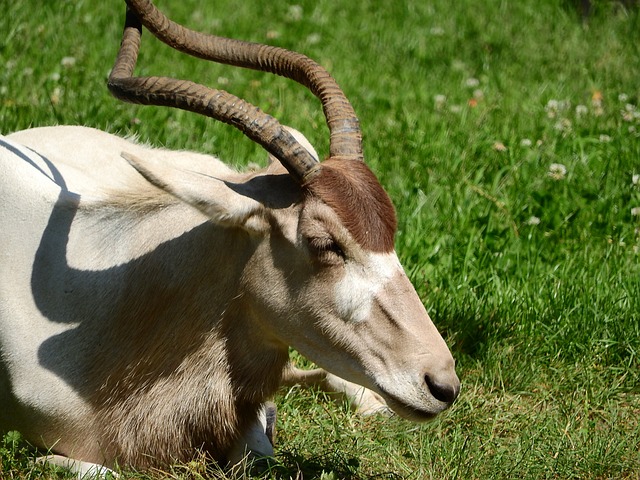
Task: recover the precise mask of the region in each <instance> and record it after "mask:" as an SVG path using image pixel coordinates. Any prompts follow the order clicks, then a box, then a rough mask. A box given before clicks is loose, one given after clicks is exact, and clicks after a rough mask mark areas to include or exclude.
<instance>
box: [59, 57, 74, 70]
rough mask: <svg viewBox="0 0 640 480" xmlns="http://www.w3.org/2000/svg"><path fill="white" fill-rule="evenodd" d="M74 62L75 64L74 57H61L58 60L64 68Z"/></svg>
mask: <svg viewBox="0 0 640 480" xmlns="http://www.w3.org/2000/svg"><path fill="white" fill-rule="evenodd" d="M75 64H76V58H75V57H62V60H60V65H62V66H63V67H65V68H71V67H73V66H74V65H75Z"/></svg>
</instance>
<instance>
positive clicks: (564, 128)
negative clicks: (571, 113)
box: [553, 118, 571, 133]
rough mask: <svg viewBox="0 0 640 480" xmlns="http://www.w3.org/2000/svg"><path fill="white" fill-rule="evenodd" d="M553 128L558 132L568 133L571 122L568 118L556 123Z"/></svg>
mask: <svg viewBox="0 0 640 480" xmlns="http://www.w3.org/2000/svg"><path fill="white" fill-rule="evenodd" d="M553 128H555V129H556V130H558V131H559V132H563V133H568V132H570V131H571V120H569V119H568V118H562V119H560V120H558V121H557V122H556V124H555V125H554V126H553Z"/></svg>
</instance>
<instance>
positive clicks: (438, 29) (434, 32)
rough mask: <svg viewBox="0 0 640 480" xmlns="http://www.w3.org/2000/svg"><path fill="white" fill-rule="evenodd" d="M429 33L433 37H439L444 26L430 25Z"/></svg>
mask: <svg viewBox="0 0 640 480" xmlns="http://www.w3.org/2000/svg"><path fill="white" fill-rule="evenodd" d="M429 33H430V34H431V35H433V36H434V37H441V36H443V35H444V28H442V27H431V30H429Z"/></svg>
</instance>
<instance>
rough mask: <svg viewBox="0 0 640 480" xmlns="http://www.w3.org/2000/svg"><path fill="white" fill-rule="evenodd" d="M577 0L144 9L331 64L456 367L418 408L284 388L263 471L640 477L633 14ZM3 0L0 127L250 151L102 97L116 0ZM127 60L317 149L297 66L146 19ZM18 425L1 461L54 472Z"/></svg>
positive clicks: (319, 135)
mask: <svg viewBox="0 0 640 480" xmlns="http://www.w3.org/2000/svg"><path fill="white" fill-rule="evenodd" d="M594 5H595V6H594V9H593V12H592V15H591V16H590V17H589V18H586V19H582V18H580V16H579V14H578V13H577V10H576V9H575V8H574V6H573V4H572V3H571V2H553V1H542V2H534V1H521V2H515V1H514V2H506V1H498V0H489V1H487V2H475V1H471V0H462V1H459V2H448V1H444V0H434V1H431V2H412V1H402V2H374V1H360V2H332V1H329V0H320V1H306V0H305V1H299V2H297V4H296V5H293V4H290V3H284V2H232V1H230V0H220V1H216V2H211V3H206V4H203V3H202V2H195V1H191V0H189V1H186V0H185V1H183V2H167V1H163V2H161V3H160V2H159V6H160V7H161V8H163V9H165V10H166V11H168V13H169V14H170V15H171V16H173V17H174V18H175V19H176V20H177V21H180V22H182V23H186V24H189V25H190V26H191V27H192V28H195V29H198V30H207V31H211V32H213V33H217V34H221V35H228V36H233V37H236V38H242V39H247V40H253V41H259V42H268V43H271V44H274V45H278V46H283V47H286V48H291V49H296V50H300V51H302V52H303V53H306V54H307V55H309V56H311V57H312V58H314V59H316V60H317V61H319V62H320V63H322V64H323V65H325V66H326V67H327V68H328V69H329V70H330V71H331V72H332V73H333V75H334V76H335V77H336V79H337V80H338V81H339V83H340V84H341V86H342V87H343V88H344V90H345V92H346V93H347V95H348V96H349V98H350V99H351V100H352V102H353V104H354V107H355V109H356V111H357V112H358V114H359V116H360V120H361V124H362V127H363V131H364V137H365V153H366V156H367V161H368V162H369V164H370V165H371V167H372V168H373V169H374V171H376V173H377V174H378V175H379V178H380V179H381V182H382V183H383V184H384V186H385V188H386V189H387V190H388V191H389V193H390V195H391V196H392V198H393V200H394V203H395V205H396V208H397V210H398V215H399V220H400V229H399V233H398V236H397V240H396V246H397V250H398V253H399V255H400V257H401V259H402V261H403V263H404V265H405V268H406V270H407V272H408V273H409V275H410V278H411V279H412V281H413V283H414V285H415V286H416V288H417V290H418V292H419V294H420V295H421V297H422V299H423V301H424V303H425V305H426V306H427V309H428V310H429V312H430V314H431V316H432V318H433V319H434V321H435V322H436V324H437V325H438V326H439V328H440V330H441V331H442V332H443V333H444V334H445V336H446V338H447V340H448V342H449V344H450V345H451V348H452V350H453V352H454V355H455V356H456V358H457V360H458V372H459V375H460V377H461V379H462V382H463V390H462V394H461V396H460V398H459V400H458V402H457V403H456V405H455V406H454V407H453V408H452V409H451V410H450V411H448V412H447V413H445V414H444V415H442V416H441V417H440V418H438V419H437V420H435V421H433V422H431V423H428V424H424V425H416V424H411V423H408V422H406V421H404V420H401V419H397V418H380V417H369V418H359V417H357V416H354V415H353V414H352V413H351V412H349V410H348V408H347V407H346V406H344V405H336V404H334V403H332V402H330V401H328V400H327V399H325V398H324V396H323V395H322V394H319V393H314V392H308V391H300V390H297V389H294V390H292V391H283V392H282V393H281V395H280V396H279V397H278V399H277V401H278V405H279V409H280V410H279V413H280V416H279V424H278V428H279V441H278V454H277V457H276V464H275V466H274V468H273V471H272V472H271V473H270V474H268V475H267V478H305V479H311V478H323V479H327V480H328V479H337V478H362V479H364V478H412V479H424V478H434V479H454V478H458V479H473V478H477V479H488V478H491V479H495V478H593V479H596V478H598V479H601V478H640V453H639V449H638V445H639V444H640V426H639V423H638V418H639V417H640V396H639V394H640V389H639V375H640V361H639V355H640V340H639V336H640V107H639V105H640V82H639V81H638V79H640V34H639V32H640V21H639V15H638V9H632V10H630V11H629V10H626V9H625V8H622V7H621V6H620V5H619V4H618V3H617V2H614V1H601V2H594ZM3 10H4V12H3V15H2V16H0V31H1V32H2V36H0V64H1V65H2V66H3V68H2V69H1V70H0V130H1V131H2V132H4V133H7V132H10V131H13V130H17V129H23V128H28V127H30V126H40V125H52V124H57V123H64V124H69V123H70V124H85V125H90V126H94V127H97V128H102V129H106V130H109V131H112V132H117V133H121V134H123V135H129V134H136V135H138V136H139V138H140V139H141V140H143V141H150V142H153V143H155V144H158V145H165V146H168V147H171V148H188V149H193V150H200V151H205V152H209V153H215V154H217V155H219V156H221V157H222V158H225V159H228V161H229V162H230V163H232V164H238V165H243V164H246V163H248V162H253V161H262V160H263V159H264V157H265V155H264V154H263V153H262V152H261V151H260V149H258V148H257V147H255V146H254V145H252V144H251V143H250V142H249V141H248V140H246V139H244V137H242V135H241V134H239V133H237V132H235V131H232V129H231V128H230V127H227V126H225V125H217V124H215V123H214V122H213V121H210V120H207V119H202V118H198V117H196V116H194V115H192V114H189V113H185V112H177V111H172V110H169V109H160V108H153V107H138V106H131V105H124V104H120V103H118V102H117V101H116V100H114V99H113V98H111V97H110V96H109V94H108V93H107V91H106V87H105V79H106V76H107V74H108V72H109V68H110V66H111V64H112V61H113V58H114V56H115V52H116V49H117V46H118V43H119V35H120V31H121V28H122V27H121V21H122V16H123V5H119V2H86V1H80V2H76V1H64V0H61V1H58V2H37V1H33V0H29V1H22V2H10V3H7V4H6V5H3ZM139 65H140V66H139V71H140V72H141V73H143V74H170V75H173V76H178V77H184V78H189V79H192V80H195V81H199V82H202V83H206V84H208V85H211V86H217V87H220V88H224V89H227V90H229V91H230V92H232V93H234V94H236V95H238V96H240V97H243V98H246V99H247V100H249V101H251V102H253V103H256V104H259V105H260V106H261V108H263V109H264V110H266V111H268V112H269V113H271V114H273V115H274V116H276V117H278V118H279V119H280V120H281V121H282V122H283V123H285V124H289V125H292V126H294V127H296V128H298V129H299V130H301V131H302V132H303V133H305V135H307V136H308V137H309V139H310V140H311V141H312V143H314V145H316V148H317V149H318V150H319V151H320V152H321V155H323V154H326V152H327V137H328V136H327V130H326V128H325V126H324V120H323V118H322V113H321V110H320V107H319V103H318V102H317V101H316V100H315V99H314V98H313V97H312V96H311V95H310V94H308V93H307V92H305V90H304V89H303V88H302V87H299V86H296V85H292V82H290V81H287V80H284V79H280V78H272V77H270V76H268V75H264V74H260V73H256V72H249V71H243V70H239V69H233V68H230V67H224V66H218V65H211V64H207V63H206V62H203V61H200V60H196V59H190V58H186V57H184V56H182V55H180V54H177V53H175V52H171V51H170V50H169V49H168V48H167V47H164V46H161V45H159V43H158V42H156V41H153V40H152V38H151V36H150V35H148V34H145V35H144V38H143V52H142V55H141V58H140V62H139ZM12 438H14V437H6V439H5V447H4V448H5V450H0V452H2V463H0V465H1V467H0V477H2V478H41V477H43V476H44V477H46V476H54V475H57V474H55V473H52V472H50V471H48V470H46V469H43V468H40V467H37V468H36V467H33V466H31V465H30V464H29V462H28V458H29V455H28V454H24V453H23V451H22V450H20V448H21V447H19V446H15V447H14V445H23V444H21V443H19V444H14V442H13V441H12ZM21 452H22V453H21ZM208 468H209V470H208V471H206V470H205V469H206V466H205V465H204V464H202V463H201V462H194V463H193V464H190V465H187V466H179V467H176V468H175V470H173V471H171V472H165V473H164V474H160V473H155V474H152V476H154V477H157V476H160V477H162V476H168V477H171V478H200V475H203V474H208V475H215V472H214V471H213V470H212V467H208ZM129 475H133V474H125V476H129ZM139 476H140V477H142V475H139Z"/></svg>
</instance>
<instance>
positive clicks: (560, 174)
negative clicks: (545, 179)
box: [547, 163, 567, 180]
mask: <svg viewBox="0 0 640 480" xmlns="http://www.w3.org/2000/svg"><path fill="white" fill-rule="evenodd" d="M547 175H549V176H550V177H551V178H553V179H554V180H563V179H564V177H565V176H566V175H567V167H565V166H564V165H563V164H561V163H552V164H551V165H549V171H548V172H547Z"/></svg>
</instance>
